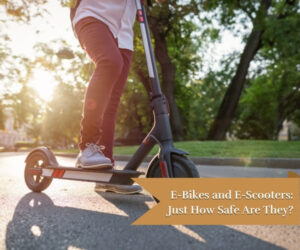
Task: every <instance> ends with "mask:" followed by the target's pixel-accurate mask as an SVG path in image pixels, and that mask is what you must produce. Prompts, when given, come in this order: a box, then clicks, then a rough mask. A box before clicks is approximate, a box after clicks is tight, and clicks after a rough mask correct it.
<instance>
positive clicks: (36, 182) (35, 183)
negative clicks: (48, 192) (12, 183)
mask: <svg viewBox="0 0 300 250" xmlns="http://www.w3.org/2000/svg"><path fill="white" fill-rule="evenodd" d="M47 165H49V160H48V158H47V156H46V155H45V154H44V153H42V152H34V153H32V154H31V155H30V156H29V158H28V159H27V160H26V166H25V171H24V178H25V183H26V185H27V187H28V188H29V189H30V190H32V191H33V192H41V191H43V190H45V189H46V188H47V187H48V186H49V185H50V184H51V182H52V178H49V177H43V176H41V170H42V168H44V167H46V166H47Z"/></svg>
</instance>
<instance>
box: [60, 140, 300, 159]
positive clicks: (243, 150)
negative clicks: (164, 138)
mask: <svg viewBox="0 0 300 250" xmlns="http://www.w3.org/2000/svg"><path fill="white" fill-rule="evenodd" d="M175 147H176V148H179V149H182V150H185V151H188V152H189V153H190V156H198V157H247V158H265V157H267V158H268V157H270V158H300V141H292V142H287V141H255V140H240V141H185V142H176V143H175ZM137 148H138V146H123V147H115V149H114V154H115V155H131V154H133V153H134V152H135V150H136V149H137ZM157 150H158V147H157V146H156V147H155V148H154V149H153V150H152V151H151V154H152V155H153V154H156V152H157ZM55 152H74V153H75V152H78V151H77V150H71V151H70V150H66V151H61V150H60V151H55Z"/></svg>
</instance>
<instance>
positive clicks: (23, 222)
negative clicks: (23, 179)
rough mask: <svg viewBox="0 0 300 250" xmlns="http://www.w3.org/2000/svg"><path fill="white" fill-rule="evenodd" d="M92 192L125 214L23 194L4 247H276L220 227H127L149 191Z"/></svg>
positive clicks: (143, 206)
mask: <svg viewBox="0 0 300 250" xmlns="http://www.w3.org/2000/svg"><path fill="white" fill-rule="evenodd" d="M98 194H99V195H100V196H101V197H102V198H103V199H105V200H107V201H108V202H111V203H112V204H113V205H114V206H116V207H117V208H118V209H120V210H122V211H123V212H124V213H125V214H124V215H118V214H109V213H101V212H95V211H89V210H84V209H77V208H73V207H61V206H55V205H54V203H53V201H52V200H51V199H50V198H49V197H48V196H47V195H46V194H43V193H29V194H27V195H25V196H24V197H23V198H22V199H21V200H20V201H19V203H18V205H17V207H16V209H15V212H14V216H13V219H12V221H10V222H9V224H8V226H7V230H6V248H7V249H68V248H69V247H72V246H73V247H76V248H80V249H82V248H83V249H131V250H132V249H219V248H221V249H241V248H242V249H282V248H280V247H277V246H275V245H273V244H271V243H268V242H265V241H263V240H260V239H257V238H255V237H252V236H250V235H247V234H244V233H241V232H239V231H236V230H234V229H231V228H228V227H226V226H131V223H132V222H133V221H135V220H136V219H137V218H138V217H140V216H141V215H142V214H144V213H145V212H146V211H147V210H148V206H147V204H146V202H148V201H151V198H150V197H149V196H145V195H135V196H134V197H135V200H134V201H133V200H132V199H131V198H130V196H122V195H117V194H111V193H98ZM99 202H101V200H100V197H99ZM126 214H127V216H126Z"/></svg>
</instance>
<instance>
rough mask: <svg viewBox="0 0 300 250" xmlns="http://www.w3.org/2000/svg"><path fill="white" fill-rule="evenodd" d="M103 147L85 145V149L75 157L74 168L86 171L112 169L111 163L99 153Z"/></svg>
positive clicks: (92, 144)
mask: <svg viewBox="0 0 300 250" xmlns="http://www.w3.org/2000/svg"><path fill="white" fill-rule="evenodd" d="M101 149H103V147H100V146H98V145H97V144H94V143H87V144H86V148H85V149H84V150H82V151H80V153H79V154H78V156H77V161H76V167H79V168H88V169H102V168H112V162H111V160H110V159H109V158H107V157H105V156H104V155H103V153H102V151H101Z"/></svg>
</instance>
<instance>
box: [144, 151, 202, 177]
mask: <svg viewBox="0 0 300 250" xmlns="http://www.w3.org/2000/svg"><path fill="white" fill-rule="evenodd" d="M171 162H172V169H173V173H174V176H173V177H174V178H197V177H200V176H199V173H198V171H197V169H196V166H195V164H194V163H193V162H192V161H191V160H190V159H189V158H187V157H185V156H184V155H177V154H172V155H171ZM146 177H147V178H161V177H162V173H161V170H160V166H159V159H158V156H155V157H154V158H153V159H152V161H151V162H150V164H149V167H148V171H147V174H146Z"/></svg>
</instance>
